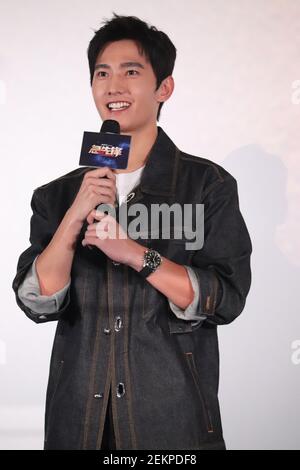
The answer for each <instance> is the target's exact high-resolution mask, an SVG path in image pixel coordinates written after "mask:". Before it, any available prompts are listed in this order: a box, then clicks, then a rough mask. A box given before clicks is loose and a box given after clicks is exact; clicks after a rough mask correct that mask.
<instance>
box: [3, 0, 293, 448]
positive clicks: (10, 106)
mask: <svg viewBox="0 0 300 470" xmlns="http://www.w3.org/2000/svg"><path fill="white" fill-rule="evenodd" d="M108 3H109V7H108V6H107V4H108ZM113 11H115V12H116V13H118V14H125V15H135V16H138V17H140V18H141V19H143V20H145V21H147V22H148V23H151V24H154V25H155V26H156V27H158V29H161V30H163V31H165V32H166V33H167V34H168V35H169V36H170V38H171V40H172V41H173V42H174V44H175V46H176V48H177V53H178V57H177V61H176V65H175V71H174V79H175V91H174V94H173V96H172V97H171V99H170V100H169V102H167V103H166V104H165V105H164V106H163V109H162V113H161V119H160V121H159V125H160V126H162V127H163V128H164V130H165V131H166V132H167V134H168V135H169V136H170V137H171V138H172V140H173V141H174V142H175V143H176V144H177V146H178V147H179V148H181V149H182V150H184V151H186V152H188V153H192V154H194V155H199V156H204V157H205V158H209V159H211V160H214V161H215V162H217V163H220V164H221V165H223V166H224V167H225V168H226V169H228V170H229V171H230V172H231V173H232V174H233V175H234V176H235V177H236V178H237V180H238V184H239V194H240V205H241V209H242V212H243V215H244V218H245V220H246V223H247V225H248V228H249V231H250V235H251V238H252V242H253V257H252V269H253V282H252V288H251V291H250V294H249V297H248V302H247V305H246V308H245V309H244V312H243V313H242V315H241V316H240V317H239V318H238V319H237V320H236V321H235V322H234V323H232V324H231V325H228V326H224V327H220V328H219V339H220V355H221V371H220V393H219V396H220V404H221V413H222V417H223V428H224V437H225V441H226V444H227V447H228V448H229V449H266V448H268V449H288V448H290V449H299V448H300V429H299V422H300V404H299V400H298V397H299V388H300V387H299V386H300V320H299V315H300V312H299V301H298V297H297V294H298V289H299V288H298V286H299V280H300V276H299V271H300V250H299V246H300V236H299V235H300V208H299V199H300V182H299V180H300V178H299V176H300V163H299V150H300V143H299V137H298V136H299V130H298V129H299V117H300V61H299V50H300V24H299V23H300V2H299V0H285V1H284V2H283V1H282V0H226V1H225V0H186V1H185V2H174V1H173V0H164V1H163V2H161V1H160V0H152V1H151V2H139V1H137V0H130V1H129V2H125V1H121V0H119V1H118V0H111V1H110V2H104V1H103V0H98V1H97V0H85V1H84V2H83V1H78V0H59V1H58V0H52V1H51V2H40V1H38V0H26V1H22V0H9V1H8V0H1V3H0V132H1V139H0V155H1V185H0V191H1V199H0V200H1V213H2V230H1V246H2V250H1V270H0V273H1V274H0V276H1V282H0V286H1V307H2V308H1V318H0V377H1V388H0V448H2V449H30V448H32V449H39V448H42V443H43V414H44V403H45V393H46V385H47V378H48V369H49V360H50V353H51V347H52V341H53V335H54V330H55V326H56V324H55V323H53V324H51V323H49V324H42V325H36V324H34V323H33V322H31V321H30V320H29V319H28V318H27V317H26V316H25V315H24V314H23V312H22V311H21V310H20V309H19V308H18V307H17V305H16V303H15V299H14V293H13V291H12V288H11V283H12V280H13V278H14V276H15V271H16V264H17V259H18V257H19V255H20V254H21V252H22V251H23V250H24V249H25V248H27V247H28V244H29V241H28V237H29V220H30V216H31V209H30V199H31V196H32V192H33V189H35V188H36V187H37V186H40V185H42V184H44V183H46V182H48V181H50V180H52V179H54V178H56V177H58V176H60V175H62V174H64V173H66V172H68V171H71V170H72V169H74V168H76V167H77V166H78V160H79V152H80V146H81V139H82V133H83V131H84V130H91V131H98V130H99V127H100V125H101V123H100V120H99V116H98V114H97V111H96V108H95V106H94V103H93V100H92V95H91V89H90V85H89V71H88V61H87V56H86V50H87V47H88V43H89V41H90V39H91V38H92V36H93V29H98V28H99V27H100V26H101V22H102V21H103V19H105V18H110V17H111V16H112V12H113Z"/></svg>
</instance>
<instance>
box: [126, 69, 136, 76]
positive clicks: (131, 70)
mask: <svg viewBox="0 0 300 470" xmlns="http://www.w3.org/2000/svg"><path fill="white" fill-rule="evenodd" d="M129 72H134V75H135V74H139V72H138V71H137V70H133V69H130V70H127V73H129ZM130 75H131V74H130Z"/></svg>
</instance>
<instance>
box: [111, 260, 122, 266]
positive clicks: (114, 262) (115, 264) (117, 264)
mask: <svg viewBox="0 0 300 470" xmlns="http://www.w3.org/2000/svg"><path fill="white" fill-rule="evenodd" d="M112 264H113V265H114V266H119V265H120V264H121V263H117V262H116V261H112Z"/></svg>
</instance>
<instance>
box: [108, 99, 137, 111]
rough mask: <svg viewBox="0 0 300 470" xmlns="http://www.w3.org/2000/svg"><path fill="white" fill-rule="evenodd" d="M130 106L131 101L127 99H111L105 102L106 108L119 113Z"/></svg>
mask: <svg viewBox="0 0 300 470" xmlns="http://www.w3.org/2000/svg"><path fill="white" fill-rule="evenodd" d="M130 106H131V103H129V102H128V101H111V102H110V103H107V105H106V108H107V109H108V111H110V112H111V113H121V112H124V111H126V110H127V109H129V108H130Z"/></svg>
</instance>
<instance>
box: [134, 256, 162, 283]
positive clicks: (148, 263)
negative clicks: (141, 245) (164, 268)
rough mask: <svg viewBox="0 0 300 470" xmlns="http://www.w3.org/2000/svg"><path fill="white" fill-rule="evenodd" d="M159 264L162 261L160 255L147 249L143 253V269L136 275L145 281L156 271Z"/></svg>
mask: <svg viewBox="0 0 300 470" xmlns="http://www.w3.org/2000/svg"><path fill="white" fill-rule="evenodd" d="M161 262H162V259H161V256H160V254H159V253H158V252H157V251H155V250H153V249H152V248H149V250H146V251H145V252H144V257H143V267H142V269H141V271H138V273H139V274H140V275H141V276H142V277H143V278H145V279H146V278H147V277H148V276H149V275H150V274H151V273H154V271H156V269H157V268H158V267H159V266H160V264H161Z"/></svg>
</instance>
